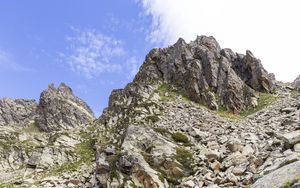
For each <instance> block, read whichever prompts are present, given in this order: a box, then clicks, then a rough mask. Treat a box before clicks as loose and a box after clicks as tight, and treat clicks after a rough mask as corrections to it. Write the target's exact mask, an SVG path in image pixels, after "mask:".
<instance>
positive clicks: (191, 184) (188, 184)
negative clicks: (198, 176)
mask: <svg viewBox="0 0 300 188" xmlns="http://www.w3.org/2000/svg"><path fill="white" fill-rule="evenodd" d="M183 186H184V187H188V188H194V187H195V186H196V184H195V183H194V181H193V180H189V181H186V182H184V183H183Z"/></svg>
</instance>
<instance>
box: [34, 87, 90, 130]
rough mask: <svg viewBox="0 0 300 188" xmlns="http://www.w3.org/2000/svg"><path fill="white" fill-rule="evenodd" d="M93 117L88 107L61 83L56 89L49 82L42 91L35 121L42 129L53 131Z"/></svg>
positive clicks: (85, 121)
mask: <svg viewBox="0 0 300 188" xmlns="http://www.w3.org/2000/svg"><path fill="white" fill-rule="evenodd" d="M93 119H94V114H93V112H92V110H91V109H90V107H89V106H88V105H87V104H86V103H85V102H84V101H83V100H81V99H79V98H78V97H76V96H74V95H73V92H72V89H71V88H70V87H68V86H66V85H65V84H64V83H62V84H61V85H60V86H59V87H58V88H57V89H56V88H55V87H54V85H53V84H51V85H49V87H48V89H47V90H45V91H43V92H42V94H41V97H40V102H39V105H38V107H37V117H36V119H35V121H36V123H37V125H38V126H39V127H40V128H41V129H42V130H44V131H54V130H59V129H68V128H72V127H76V126H78V125H81V124H87V123H89V122H91V121H92V120H93Z"/></svg>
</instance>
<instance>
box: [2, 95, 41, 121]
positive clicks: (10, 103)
mask: <svg viewBox="0 0 300 188" xmlns="http://www.w3.org/2000/svg"><path fill="white" fill-rule="evenodd" d="M36 107H37V103H36V102H35V100H25V99H16V100H13V99H9V98H4V99H0V126H1V125H20V126H25V125H27V124H28V123H29V122H30V121H32V120H34V117H35V110H36Z"/></svg>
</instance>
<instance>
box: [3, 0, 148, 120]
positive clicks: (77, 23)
mask: <svg viewBox="0 0 300 188" xmlns="http://www.w3.org/2000/svg"><path fill="white" fill-rule="evenodd" d="M149 24H151V18H150V17H149V16H146V15H144V14H143V13H142V7H141V6H140V5H139V4H138V3H136V1H133V0H128V1H123V0H104V1H99V0H89V1H83V0H76V1H74V0H64V1H62V0H51V1H40V0H26V1H17V0H9V1H2V2H1V6H0V25H1V29H0V85H1V87H0V97H1V98H2V97H11V98H34V99H38V98H39V95H40V92H41V91H42V90H43V89H45V88H46V87H47V85H48V84H49V83H52V82H53V83H55V85H56V86H57V85H58V84H59V83H60V82H65V83H66V84H68V85H69V86H71V87H72V89H73V91H74V93H75V94H76V95H77V96H79V97H81V98H82V99H84V100H85V101H86V102H87V103H88V104H89V105H90V106H91V107H92V109H93V110H94V111H95V113H96V114H97V115H99V113H100V112H101V110H102V109H103V108H104V107H105V106H107V102H108V97H109V95H110V92H111V91H112V89H116V88H122V87H124V86H125V85H126V84H127V83H129V82H130V81H131V80H132V79H133V77H134V75H135V73H136V71H137V70H138V68H139V66H140V64H141V63H142V62H143V60H144V57H145V55H146V54H147V52H148V51H149V50H150V49H151V48H153V47H154V44H153V43H148V42H147V41H146V35H147V32H148V31H147V26H148V25H149Z"/></svg>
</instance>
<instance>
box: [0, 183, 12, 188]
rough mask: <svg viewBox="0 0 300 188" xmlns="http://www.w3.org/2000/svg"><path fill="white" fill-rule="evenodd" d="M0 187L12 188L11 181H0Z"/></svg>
mask: <svg viewBox="0 0 300 188" xmlns="http://www.w3.org/2000/svg"><path fill="white" fill-rule="evenodd" d="M0 188H14V185H13V184H12V183H0Z"/></svg>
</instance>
